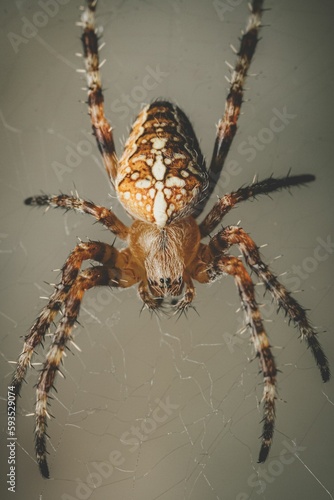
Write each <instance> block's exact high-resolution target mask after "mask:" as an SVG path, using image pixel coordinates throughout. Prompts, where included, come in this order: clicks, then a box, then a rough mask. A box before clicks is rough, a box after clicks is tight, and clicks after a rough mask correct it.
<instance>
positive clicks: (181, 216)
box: [12, 0, 330, 477]
mask: <svg viewBox="0 0 334 500" xmlns="http://www.w3.org/2000/svg"><path fill="white" fill-rule="evenodd" d="M96 3H97V1H96V0H88V1H87V7H86V9H85V10H84V12H83V14H82V19H81V26H82V28H83V35H82V42H83V52H84V58H85V66H86V77H87V85H88V106H89V112H90V116H91V122H92V127H93V132H94V134H95V137H96V140H97V144H98V147H99V150H100V152H101V154H102V158H103V162H104V165H105V168H106V171H107V174H108V176H109V179H110V181H111V183H112V185H113V186H114V188H115V190H116V193H117V196H118V198H119V200H120V201H121V203H122V204H123V206H124V208H125V209H126V211H127V212H128V214H129V215H130V216H131V217H132V218H133V219H135V220H134V221H133V222H132V224H131V225H130V226H129V227H128V226H126V225H125V224H124V223H123V222H121V221H120V219H118V217H116V215H115V214H114V213H113V212H112V210H109V209H108V208H105V207H101V206H99V205H95V204H94V203H92V202H88V201H85V200H83V199H81V198H79V197H75V196H68V195H64V194H62V195H59V196H48V195H42V196H33V197H30V198H28V199H27V200H26V203H27V204H28V205H38V206H43V205H45V206H53V207H62V208H64V209H67V210H70V209H73V210H77V211H79V212H82V213H87V214H90V215H91V216H93V217H94V218H95V219H96V221H98V222H99V223H101V224H103V225H104V226H105V227H106V228H108V229H109V230H110V231H111V232H112V233H113V234H114V235H116V236H117V237H118V238H120V239H121V240H123V242H125V244H126V247H125V248H122V249H121V250H117V249H116V248H115V247H114V246H113V245H112V244H107V243H102V242H98V241H88V242H82V243H80V244H79V245H77V247H76V248H75V249H74V250H73V251H72V252H71V254H70V255H69V257H68V259H67V260H66V262H65V264H64V266H63V268H62V277H61V281H60V283H59V284H58V285H56V287H55V291H54V293H53V294H52V295H51V297H50V299H49V302H48V304H47V306H46V307H45V308H44V309H43V310H42V311H41V313H40V315H39V316H38V318H37V320H36V321H35V323H34V324H33V326H32V327H31V329H30V332H29V333H28V334H27V335H26V337H25V343H24V347H23V350H22V353H21V355H20V357H19V360H18V363H17V368H16V372H15V374H14V377H13V382H12V385H13V386H14V389H15V393H16V394H17V395H18V394H19V391H20V388H21V385H22V382H23V380H24V377H25V373H26V371H27V369H28V367H29V365H30V363H31V359H32V356H33V353H34V350H35V349H36V348H37V347H38V346H39V344H41V343H42V342H43V340H44V338H45V334H46V333H47V331H48V330H49V328H50V327H51V326H52V324H53V323H54V321H55V320H56V316H57V315H58V313H59V311H61V310H62V311H63V315H62V317H61V319H60V320H59V322H58V324H57V325H56V329H55V331H54V333H53V339H52V342H51V345H50V347H49V350H48V352H47V355H46V360H45V363H44V365H43V368H42V370H41V372H40V375H39V379H38V383H37V397H36V410H35V414H36V428H35V441H36V456H37V462H38V464H39V467H40V470H41V473H42V475H43V476H44V477H49V469H48V465H47V460H46V456H47V451H46V426H47V417H48V399H49V397H50V394H49V393H50V390H51V389H52V388H53V387H54V381H55V377H56V373H57V372H58V370H59V366H60V364H61V362H62V359H63V354H64V350H65V348H66V347H67V344H68V343H70V342H72V329H73V326H74V324H75V322H76V321H77V317H78V314H79V310H80V305H81V301H82V299H83V296H84V293H85V292H86V291H87V290H89V289H90V288H93V287H96V286H110V287H122V288H127V287H130V286H132V285H137V286H138V292H139V295H140V298H141V299H142V301H143V303H144V305H145V306H146V307H147V308H148V309H150V310H156V309H159V308H161V306H162V304H163V301H164V298H165V297H167V296H171V297H174V299H173V300H171V301H170V306H171V307H173V308H174V309H173V310H174V311H176V312H182V311H183V310H185V309H186V308H187V307H188V306H189V305H190V304H191V302H192V301H193V299H194V295H195V287H194V285H193V280H195V281H197V282H199V283H211V282H213V281H215V280H216V279H218V278H220V277H221V276H222V275H231V276H233V278H234V281H235V284H236V286H237V289H238V292H239V295H240V299H241V303H242V307H243V310H244V314H245V318H246V323H247V326H248V327H249V330H250V335H251V339H252V342H253V345H254V350H255V353H256V356H257V357H258V359H259V364H260V369H261V372H262V375H263V409H264V415H263V433H262V446H261V450H260V454H259V461H260V462H263V461H264V460H265V459H266V457H267V455H268V453H269V450H270V446H271V444H272V440H273V433H274V423H275V401H276V376H277V369H276V365H275V360H274V357H273V355H272V352H271V348H270V344H269V340H268V337H267V334H266V332H265V329H264V325H263V321H262V318H261V314H260V311H259V307H258V304H257V301H256V297H255V291H254V284H253V282H252V280H251V277H250V274H249V272H248V271H247V269H246V266H245V264H244V263H243V262H242V260H241V259H240V258H237V257H234V256H233V255H231V254H230V253H229V251H230V248H231V247H232V246H233V245H237V246H238V247H239V249H240V251H241V253H242V255H243V257H244V261H245V263H246V265H247V266H248V267H249V268H250V270H251V271H253V272H254V274H255V275H256V276H257V277H258V279H259V280H260V281H261V282H262V283H264V284H265V287H266V290H267V291H269V293H270V294H271V295H272V297H273V298H274V299H275V300H276V302H277V304H278V306H279V309H283V311H284V312H285V314H286V315H287V316H288V318H289V319H290V320H292V321H293V322H294V324H295V325H296V326H297V327H298V328H299V331H300V334H301V337H302V338H304V339H305V340H306V343H307V345H308V347H309V348H310V350H311V352H312V354H313V356H314V358H315V361H316V364H317V365H318V367H319V370H320V373H321V376H322V379H323V381H324V382H326V381H327V380H329V377H330V370H329V365H328V361H327V358H326V356H325V354H324V352H323V350H322V348H321V346H320V344H319V341H318V337H317V334H316V331H315V330H314V329H313V328H312V325H311V324H310V322H309V320H308V317H307V315H306V312H305V309H304V308H303V307H302V306H300V304H299V303H298V302H297V301H296V300H295V299H294V298H293V297H292V296H291V294H290V293H289V292H288V291H287V290H286V288H285V287H284V286H283V285H282V284H281V283H280V282H279V281H278V279H277V278H276V276H275V275H274V274H273V273H272V272H271V270H270V269H269V267H268V266H267V265H266V264H265V263H264V262H263V261H262V258H261V255H260V253H259V250H258V247H257V245H256V244H255V243H254V241H253V240H252V239H251V238H250V236H249V235H248V234H247V233H246V232H245V231H244V230H243V229H242V228H240V227H239V226H227V227H223V228H222V229H221V230H220V231H218V232H217V233H216V234H214V235H212V237H211V239H210V241H209V243H208V244H205V243H203V242H202V241H201V240H202V239H203V238H205V237H206V236H208V235H209V234H210V233H212V231H214V230H215V229H216V227H217V226H218V224H219V223H220V222H221V221H222V219H223V218H224V216H225V215H226V214H227V213H228V212H229V211H230V210H231V208H233V207H234V206H235V205H236V204H237V203H239V202H242V201H245V200H248V199H252V198H254V197H256V196H257V195H260V194H268V193H271V192H274V191H277V190H279V189H283V188H287V187H292V186H296V185H300V184H304V183H306V182H310V181H312V180H314V177H313V176H312V175H299V176H291V177H290V176H287V177H286V178H278V179H277V178H276V179H275V178H272V177H270V178H268V179H265V180H263V181H260V182H254V183H253V184H251V185H249V186H245V187H243V188H240V189H238V190H237V191H235V192H232V193H230V194H225V195H224V196H222V197H221V198H220V199H218V201H217V202H216V203H215V204H214V206H213V207H212V209H211V210H210V211H209V213H208V215H207V216H206V217H205V218H204V220H202V222H201V223H199V224H198V223H197V221H196V219H197V217H198V216H199V215H200V214H201V213H202V211H203V208H204V206H205V204H206V202H207V201H208V199H209V197H210V194H211V193H212V191H213V189H214V187H215V184H216V182H217V180H218V178H219V173H220V171H221V169H222V168H223V165H224V161H225V158H226V156H227V153H228V151H229V148H230V145H231V143H232V140H233V138H234V136H235V133H236V129H237V120H238V117H239V114H240V106H241V103H242V96H243V85H244V80H245V77H246V74H247V71H248V68H249V65H250V63H251V59H252V57H253V54H254V51H255V48H256V45H257V41H258V32H259V28H260V23H261V14H262V3H263V1H262V0H253V3H252V6H251V13H250V16H249V20H248V23H247V27H246V30H245V33H244V34H243V36H242V38H241V44H240V49H239V53H238V58H237V61H236V64H235V69H234V71H233V73H232V76H231V84H230V91H229V94H228V96H227V99H226V105H225V112H224V115H223V117H222V119H221V120H220V121H219V123H218V127H217V135H216V141H215V146H214V150H213V156H212V160H211V163H210V166H209V168H208V170H207V169H206V166H205V162H204V159H203V156H202V154H201V152H200V149H199V145H198V141H197V139H196V136H195V134H194V131H193V128H192V126H191V124H190V122H189V120H188V118H187V117H186V115H185V114H184V113H183V112H182V111H181V110H180V108H178V107H177V106H176V105H174V104H171V103H169V102H167V101H155V102H153V103H152V104H150V105H148V106H146V107H145V108H144V109H143V110H142V111H141V112H140V114H139V116H138V118H137V120H136V121H135V123H134V125H133V128H132V131H131V133H130V137H129V139H128V141H127V142H126V145H125V150H124V153H123V155H122V157H121V158H120V160H118V158H117V155H116V151H115V146H114V140H113V133H112V128H111V126H110V125H109V123H108V121H107V120H106V118H105V116H104V109H103V94H102V88H101V79H100V70H99V56H98V40H97V35H96V32H95V18H94V17H95V16H94V13H95V8H96ZM86 260H92V261H94V262H95V263H96V265H94V266H93V267H90V268H88V269H84V270H82V269H81V266H82V264H83V262H84V261H86ZM176 298H177V299H176Z"/></svg>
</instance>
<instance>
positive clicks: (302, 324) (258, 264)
mask: <svg viewBox="0 0 334 500" xmlns="http://www.w3.org/2000/svg"><path fill="white" fill-rule="evenodd" d="M231 245H238V246H239V248H240V250H241V252H242V253H243V256H244V258H245V260H246V262H247V264H248V265H249V267H250V268H251V269H252V270H253V271H254V272H255V274H256V275H257V276H258V277H259V279H260V280H261V281H262V282H263V283H264V284H265V286H266V289H267V290H269V291H270V293H271V294H272V296H273V297H274V299H275V300H276V302H277V304H278V306H279V308H280V309H281V308H282V309H283V310H284V312H285V314H286V315H288V317H289V318H290V320H292V321H293V322H294V324H295V325H296V326H297V327H298V328H299V331H300V334H301V337H302V338H303V339H305V340H306V342H307V345H308V347H309V349H310V350H311V352H312V354H313V357H314V359H315V361H316V364H317V366H318V368H319V370H320V373H321V377H322V380H323V381H324V382H327V381H328V380H329V379H330V368H329V364H328V360H327V357H326V355H325V353H324V351H323V349H322V347H321V345H320V342H319V340H318V338H317V332H316V331H315V330H314V328H313V327H312V325H311V324H310V322H309V319H308V317H307V314H306V311H305V309H304V308H303V307H302V306H301V305H300V304H299V303H298V302H297V301H296V299H294V298H293V297H292V296H291V294H290V292H289V291H288V290H287V289H286V288H285V287H284V285H282V284H281V283H280V282H279V281H278V279H277V277H276V276H275V275H274V274H273V273H272V272H271V270H270V269H269V267H268V266H267V265H266V264H265V263H264V262H263V261H262V259H261V256H260V252H259V249H258V247H257V245H256V244H255V243H254V241H253V240H252V238H251V237H250V236H249V235H248V234H247V233H246V232H245V231H244V230H243V229H242V228H239V227H236V226H228V227H226V228H224V229H223V230H222V231H221V232H219V233H218V234H217V235H215V236H214V237H213V238H212V239H211V241H210V243H209V247H210V248H211V249H217V248H219V250H220V251H221V249H222V248H223V249H226V250H228V249H229V248H230V246H231Z"/></svg>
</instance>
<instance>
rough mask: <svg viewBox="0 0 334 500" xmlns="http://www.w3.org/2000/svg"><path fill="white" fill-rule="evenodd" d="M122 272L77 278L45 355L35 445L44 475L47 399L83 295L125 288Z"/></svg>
mask: <svg viewBox="0 0 334 500" xmlns="http://www.w3.org/2000/svg"><path fill="white" fill-rule="evenodd" d="M120 274H121V273H120V272H119V270H117V269H113V268H112V267H109V266H107V265H103V266H97V267H92V268H90V269H86V270H84V271H82V272H81V273H80V274H79V276H78V277H77V278H76V279H75V281H74V283H73V284H72V286H71V289H70V291H69V292H68V294H67V296H66V299H65V304H64V314H63V317H62V318H61V320H60V322H59V324H58V326H57V329H56V331H55V333H54V336H53V340H52V343H51V345H50V348H49V350H48V353H47V355H46V361H45V363H44V365H43V368H42V370H41V372H40V375H39V379H38V383H37V389H36V410H35V415H36V426H35V446H36V457H37V462H38V465H39V468H40V471H41V474H42V475H43V476H44V477H45V478H48V477H49V469H48V464H47V459H46V455H47V450H46V428H47V418H48V417H49V413H48V408H47V407H48V398H49V397H50V396H49V392H50V389H51V388H53V387H54V381H55V377H56V373H57V372H58V371H59V366H60V364H61V362H62V358H63V354H64V350H65V348H66V344H67V342H68V341H70V340H71V339H72V336H71V332H72V329H73V326H74V324H75V322H76V320H77V317H78V314H79V309H80V305H81V301H82V298H83V295H84V293H85V292H86V291H87V290H89V289H90V288H93V287H96V286H122V284H121V279H120Z"/></svg>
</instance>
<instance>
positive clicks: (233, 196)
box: [199, 174, 315, 238]
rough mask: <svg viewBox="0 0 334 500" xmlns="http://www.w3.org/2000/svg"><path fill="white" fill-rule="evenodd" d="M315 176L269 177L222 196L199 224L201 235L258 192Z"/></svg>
mask: <svg viewBox="0 0 334 500" xmlns="http://www.w3.org/2000/svg"><path fill="white" fill-rule="evenodd" d="M314 180H315V177H314V176H313V175H310V174H304V175H293V176H289V175H287V176H286V177H281V178H278V179H274V178H273V177H269V178H267V179H264V180H263V181H260V182H255V183H253V184H251V185H249V186H245V187H242V188H240V189H238V190H237V191H234V192H232V193H229V194H226V195H225V196H222V197H221V198H220V199H219V200H218V201H217V203H215V205H214V206H213V207H212V209H211V210H210V212H209V213H208V215H207V216H206V217H205V219H204V220H203V221H202V222H201V223H200V224H199V228H200V232H201V237H202V238H204V237H205V236H208V235H209V234H210V233H211V232H212V231H213V230H214V229H215V228H216V226H217V225H218V224H219V223H220V222H221V220H222V219H223V218H224V217H225V215H226V214H227V213H228V212H229V211H230V210H231V209H232V208H233V207H234V206H235V205H236V204H237V203H240V202H241V201H246V200H249V199H251V198H256V196H258V195H260V194H267V195H268V194H269V193H272V192H274V191H279V190H280V189H285V188H287V189H288V188H290V187H292V186H301V185H303V184H305V183H307V182H312V181H314Z"/></svg>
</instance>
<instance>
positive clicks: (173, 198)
mask: <svg viewBox="0 0 334 500" xmlns="http://www.w3.org/2000/svg"><path fill="white" fill-rule="evenodd" d="M115 184H116V186H115V187H116V191H117V195H118V198H119V200H120V201H121V203H122V205H123V206H124V207H125V209H126V210H127V212H128V213H129V214H130V215H132V216H133V217H134V218H135V219H139V220H143V221H147V222H151V223H155V224H157V226H159V227H163V226H165V225H166V224H169V223H170V222H171V221H173V220H175V219H180V218H182V217H185V216H188V215H189V214H190V213H191V211H192V208H193V207H194V205H196V203H197V202H198V201H199V200H200V199H202V197H203V194H204V192H205V189H206V187H207V184H208V175H207V171H206V167H205V162H204V159H203V156H202V153H201V151H200V148H199V144H198V141H197V138H196V136H195V133H194V131H193V128H192V126H191V124H190V122H189V120H188V118H187V117H186V115H185V114H184V113H183V111H182V110H181V109H180V108H178V107H177V106H176V105H174V104H171V103H169V102H167V101H156V102H154V103H152V104H150V105H148V106H146V107H145V108H144V109H143V110H142V111H141V112H140V114H139V115H138V118H137V120H136V121H135V123H134V124H133V127H132V130H131V133H130V136H129V139H128V141H127V142H126V144H125V149H124V153H123V155H122V158H121V159H120V164H119V168H118V172H117V176H116V183H115Z"/></svg>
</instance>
